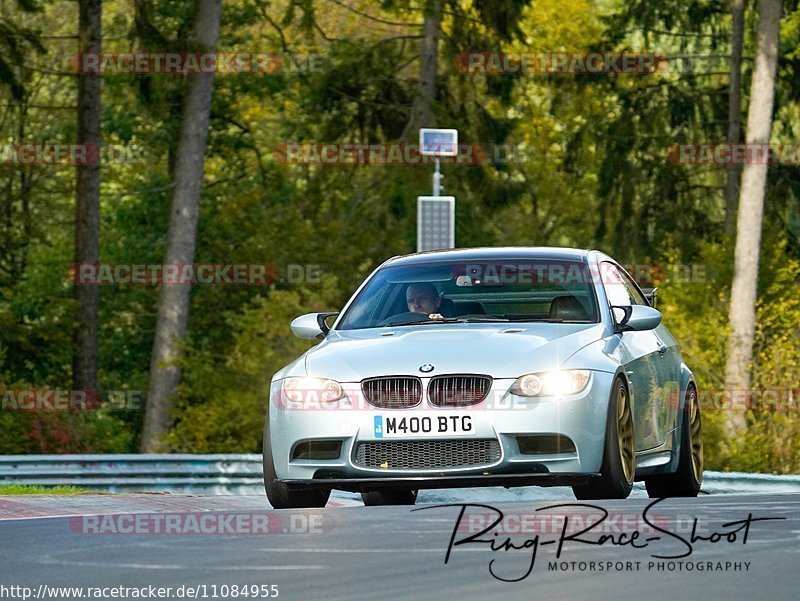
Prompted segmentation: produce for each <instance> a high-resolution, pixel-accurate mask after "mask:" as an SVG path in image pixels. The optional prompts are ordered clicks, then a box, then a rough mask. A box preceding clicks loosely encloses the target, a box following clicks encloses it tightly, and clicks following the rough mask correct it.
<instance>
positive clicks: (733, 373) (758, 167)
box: [725, 0, 782, 437]
mask: <svg viewBox="0 0 800 601" xmlns="http://www.w3.org/2000/svg"><path fill="white" fill-rule="evenodd" d="M781 4H782V3H781V0H760V2H759V8H758V12H759V15H758V32H757V36H756V37H757V47H756V58H755V68H754V69H753V82H752V85H751V87H750V106H749V108H748V112H747V138H746V140H747V144H753V145H757V144H768V143H769V139H770V131H771V129H772V104H773V100H774V97H775V71H776V65H777V56H778V41H779V35H780V18H781V9H782V6H781ZM766 184H767V163H766V162H765V161H752V160H751V161H748V162H746V163H745V165H744V169H743V170H742V190H741V195H740V197H739V215H738V219H737V233H736V250H735V258H734V274H733V286H732V289H731V305H730V313H729V320H730V334H729V338H728V361H727V365H726V367H725V389H726V391H728V392H730V393H731V394H735V393H739V394H741V392H742V391H747V392H748V393H749V392H750V377H751V373H750V372H751V369H752V360H753V334H754V331H755V323H756V307H755V304H756V285H757V283H758V258H759V251H760V248H761V223H762V220H763V216H764V192H765V188H766ZM746 425H747V423H746V421H745V418H744V414H743V412H741V411H738V410H731V411H729V413H728V418H727V419H726V430H727V434H728V436H729V437H733V436H735V435H736V434H737V433H740V432H741V431H742V430H743V429H744V428H746Z"/></svg>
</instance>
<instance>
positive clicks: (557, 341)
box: [305, 323, 604, 382]
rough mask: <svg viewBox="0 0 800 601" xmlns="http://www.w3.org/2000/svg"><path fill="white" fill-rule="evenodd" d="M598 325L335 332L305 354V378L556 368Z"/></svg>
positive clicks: (595, 334) (497, 373)
mask: <svg viewBox="0 0 800 601" xmlns="http://www.w3.org/2000/svg"><path fill="white" fill-rule="evenodd" d="M603 335H604V327H603V326H602V325H601V324H599V323H597V324H560V323H535V324H477V323H464V324H442V325H421V326H403V327H395V328H392V329H387V328H370V329H364V330H334V331H332V332H330V334H328V336H327V337H326V339H325V340H324V341H323V342H322V343H320V344H319V345H317V346H316V347H314V348H312V349H311V350H309V351H308V352H307V353H306V355H305V367H306V374H307V375H310V376H317V377H325V378H333V379H335V380H338V381H340V382H359V381H361V380H362V379H364V378H369V377H375V376H385V375H412V374H413V375H419V374H420V366H421V365H423V364H425V363H430V364H431V365H433V366H434V369H433V371H431V372H430V375H434V376H435V375H438V374H447V373H483V374H488V375H491V376H492V377H494V378H517V377H519V376H520V375H522V374H525V373H530V372H536V371H546V370H550V369H556V368H558V367H560V366H561V365H562V364H563V363H564V361H566V360H567V359H568V358H569V357H570V356H571V355H573V354H574V353H575V352H577V351H578V350H579V349H581V348H583V347H584V346H586V345H587V344H591V343H592V342H594V341H596V340H599V339H600V338H602V337H603Z"/></svg>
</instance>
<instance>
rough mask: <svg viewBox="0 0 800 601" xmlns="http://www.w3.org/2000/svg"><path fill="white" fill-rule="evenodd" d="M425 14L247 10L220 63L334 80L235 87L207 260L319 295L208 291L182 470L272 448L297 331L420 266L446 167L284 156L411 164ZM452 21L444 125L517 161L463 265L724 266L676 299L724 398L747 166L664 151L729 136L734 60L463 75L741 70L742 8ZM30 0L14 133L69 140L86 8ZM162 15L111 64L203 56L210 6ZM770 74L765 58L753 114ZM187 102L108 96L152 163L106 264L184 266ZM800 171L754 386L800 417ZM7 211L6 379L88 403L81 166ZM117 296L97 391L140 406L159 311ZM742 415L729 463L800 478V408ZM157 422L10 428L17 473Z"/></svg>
mask: <svg viewBox="0 0 800 601" xmlns="http://www.w3.org/2000/svg"><path fill="white" fill-rule="evenodd" d="M345 4H346V5H347V6H345ZM425 4H426V3H423V2H418V3H415V4H413V5H411V4H409V3H407V2H399V1H395V0H384V1H382V2H379V3H376V2H365V1H364V2H360V1H359V2H347V3H330V2H329V3H325V4H324V7H323V5H322V4H321V3H319V2H314V1H313V0H274V1H270V2H266V1H264V0H248V1H247V2H237V3H225V6H224V13H223V28H222V32H221V37H220V40H221V41H220V50H221V51H223V52H255V51H257V52H283V53H296V54H297V55H298V56H300V57H304V56H305V57H307V56H321V57H322V60H321V61H319V63H318V64H319V65H320V67H319V69H313V70H310V71H303V70H299V71H297V72H283V73H264V74H257V75H253V74H240V75H235V74H228V75H220V76H218V77H217V79H216V82H215V89H214V98H213V105H212V115H211V129H210V132H209V134H210V135H209V148H208V152H207V157H206V176H205V182H204V184H205V185H204V192H203V197H202V200H201V213H200V222H199V226H198V238H197V252H196V258H195V260H196V262H202V263H259V264H263V263H268V264H272V265H275V266H277V267H278V268H279V270H285V269H286V268H287V266H288V265H300V266H308V265H311V266H314V269H317V268H318V269H319V271H320V273H321V274H322V278H321V281H320V282H319V283H314V282H311V281H305V282H301V283H292V282H288V281H283V282H277V283H276V284H274V285H272V286H263V287H258V286H241V287H240V286H200V287H195V289H194V290H193V291H192V299H191V318H190V324H189V337H188V340H187V341H186V344H185V347H184V351H185V353H184V356H183V359H182V367H183V378H182V384H181V387H180V389H179V390H178V394H177V397H178V398H177V401H178V406H177V409H176V412H175V419H176V423H175V427H174V429H173V431H172V432H171V433H170V435H169V437H168V440H167V442H168V445H169V448H170V449H172V450H174V451H187V452H234V451H243V452H245V451H257V450H258V449H259V448H260V445H261V429H262V426H263V416H264V413H265V409H266V398H267V389H268V385H269V380H270V378H271V376H272V374H273V373H274V372H275V371H276V370H277V369H279V368H280V367H282V366H283V365H285V364H286V363H288V362H289V361H292V360H293V359H295V358H296V357H297V356H299V355H300V354H301V353H302V352H303V351H304V350H306V349H307V348H308V347H309V343H307V342H303V341H300V340H298V339H296V338H294V337H293V336H292V335H291V333H290V331H289V328H288V324H289V322H290V321H291V319H292V318H294V317H295V316H297V315H299V314H302V313H307V312H311V311H315V310H335V309H338V308H340V307H341V306H342V305H343V303H344V302H345V301H346V299H347V298H348V296H349V294H350V293H351V292H352V291H353V290H354V289H355V287H356V286H357V285H358V284H359V283H360V281H362V280H363V278H364V277H365V276H366V275H367V274H368V273H369V272H370V271H371V270H372V269H373V268H374V267H376V266H377V265H378V264H380V263H381V262H382V261H384V260H385V259H386V258H388V257H389V256H392V255H398V254H405V253H408V252H413V250H414V248H415V235H416V230H415V219H416V216H415V198H416V196H417V195H418V194H421V193H427V192H428V190H429V189H430V176H431V171H432V170H431V167H430V166H429V165H423V166H393V165H390V166H376V165H370V166H355V165H290V164H286V163H284V162H282V160H281V156H280V153H279V152H277V150H278V149H279V148H280V145H281V144H287V143H309V144H314V143H322V142H338V143H341V142H356V143H370V144H372V143H375V144H380V143H393V142H397V141H398V140H399V137H400V136H401V134H402V132H403V130H404V128H405V126H406V124H407V122H408V118H409V114H410V107H411V103H412V101H413V99H414V97H415V95H416V93H417V89H416V86H417V82H416V78H417V76H418V69H419V64H418V52H419V43H420V40H419V35H420V27H419V24H420V23H421V22H422V19H423V8H424V6H425ZM11 5H14V2H12V3H11ZM444 5H445V7H446V9H445V13H444V16H443V20H442V36H441V42H440V53H439V76H438V81H437V101H436V103H435V106H434V107H433V109H434V111H435V113H436V117H437V121H438V123H439V125H441V126H443V127H456V128H458V130H459V132H460V139H461V141H462V142H465V143H470V144H477V145H480V146H481V147H483V148H486V149H489V150H490V151H491V149H492V148H493V147H494V146H495V145H508V147H509V148H512V149H513V158H512V160H510V161H506V162H501V161H495V162H488V163H487V164H481V165H446V166H445V167H444V168H443V172H444V174H445V180H444V185H445V192H446V193H448V194H453V195H455V196H456V197H457V199H458V211H457V218H456V219H457V222H456V228H457V229H456V231H457V243H458V245H459V246H464V247H467V246H482V245H490V246H491V245H497V246H499V245H564V246H579V247H595V248H600V249H602V250H605V251H607V252H609V253H611V254H612V255H614V256H616V257H617V258H618V259H620V260H621V261H624V262H633V263H636V264H650V263H653V264H662V265H676V264H688V265H702V266H705V268H706V271H705V273H706V277H707V283H705V284H701V283H692V284H679V283H674V282H670V283H662V284H661V286H660V291H659V292H660V303H661V304H660V308H661V309H662V310H663V311H664V314H665V321H666V323H667V325H668V326H669V327H670V329H671V331H672V332H673V334H674V335H675V337H676V338H677V339H678V341H679V342H680V343H681V345H682V349H683V352H684V356H685V358H686V361H687V363H688V364H689V365H690V366H691V368H692V369H693V370H694V372H695V374H696V376H697V379H698V384H699V387H700V392H701V399H702V398H703V391H704V390H706V391H713V390H720V389H721V388H722V386H723V374H724V366H725V344H726V339H727V321H728V317H727V311H728V299H729V287H730V282H731V279H732V267H731V264H732V251H731V249H732V241H731V240H729V239H727V238H725V237H724V235H723V228H722V220H723V210H724V200H723V187H724V170H723V169H721V168H718V167H713V166H704V165H678V164H674V163H672V162H670V161H669V160H667V155H668V150H669V147H670V145H671V144H673V143H676V142H688V143H701V142H712V143H713V142H718V141H721V140H724V139H725V133H726V129H727V121H726V120H727V73H726V70H727V62H726V61H724V60H723V61H721V62H717V63H714V62H713V61H708V62H704V61H703V60H695V62H694V64H693V70H692V71H689V70H687V69H686V68H685V67H686V65H684V64H681V63H680V62H677V63H676V62H671V63H670V66H669V67H670V68H669V69H668V70H666V71H664V72H658V73H654V74H650V75H619V76H604V75H593V76H582V75H574V76H573V75H567V74H549V75H541V74H540V75H534V74H528V75H521V76H519V75H518V76H514V75H501V74H470V73H464V72H463V71H462V70H460V69H459V67H458V58H459V55H460V54H461V53H463V52H474V51H483V52H493V51H505V52H510V53H515V52H575V53H579V52H589V51H595V50H598V51H603V52H605V51H613V50H629V51H633V52H654V53H656V54H664V55H668V56H672V55H675V54H692V55H703V56H706V55H715V56H719V55H724V54H725V53H727V52H728V50H729V33H728V32H729V29H730V17H729V15H728V7H727V3H724V2H721V1H714V2H701V1H699V0H697V1H692V2H690V3H689V4H687V3H686V2H680V1H678V0H669V1H664V2H648V1H647V0H635V1H632V2H620V1H617V0H604V1H602V2H592V1H590V0H537V1H536V2H503V1H499V0H497V1H496V0H447V1H446V2H444ZM796 5H797V3H796V2H794V1H793V2H790V3H787V6H786V16H785V18H784V24H785V26H784V27H783V31H782V40H781V57H780V62H779V80H778V88H777V97H776V113H775V124H774V128H773V132H774V134H773V138H774V139H775V141H776V142H782V143H796V141H797V140H798V139H799V138H800V102H798V100H800V52H798V50H797V48H798V46H799V43H798V42H799V41H800V11H798V10H797V6H796ZM4 6H7V5H4ZM19 6H20V7H21V8H23V9H27V8H40V9H41V10H38V11H33V12H30V11H28V10H21V11H16V12H15V13H8V14H6V13H2V14H0V28H2V27H6V28H7V30H8V31H9V32H11V34H12V35H10V36H6V37H3V36H0V38H1V39H0V47H2V48H4V49H5V48H6V46H7V45H8V44H15V45H16V46H15V49H16V50H15V52H17V53H16V54H15V53H14V52H12V51H10V50H9V51H5V52H3V53H2V57H3V58H2V60H5V61H7V63H8V65H9V66H10V69H11V72H10V75H8V74H6V75H4V74H3V73H2V72H0V79H1V80H2V81H3V82H4V83H5V86H4V87H0V104H3V105H4V108H3V109H2V110H0V139H2V143H14V142H22V141H34V142H52V141H71V140H73V139H74V134H75V114H74V111H72V110H71V109H70V108H69V107H71V106H73V105H74V104H75V95H76V86H75V79H74V77H71V76H61V75H56V74H53V73H50V71H57V70H58V69H64V70H66V69H67V68H66V66H64V65H61V62H64V61H62V59H63V58H64V57H68V56H70V55H71V54H72V53H74V52H75V47H74V40H72V39H71V38H69V37H68V36H71V35H74V33H75V28H76V23H77V11H76V7H75V6H74V3H66V4H64V5H63V6H62V5H61V4H58V3H56V4H53V3H34V2H31V1H30V0H26V1H25V2H19ZM348 7H349V8H348ZM140 8H141V12H140V14H137V15H133V14H132V13H131V11H130V10H129V6H128V5H125V4H122V5H114V4H113V3H112V4H106V5H104V23H103V26H104V35H105V39H104V51H106V52H127V51H130V50H168V49H172V50H179V51H180V50H184V49H185V48H186V47H187V37H188V34H189V30H190V26H191V19H192V8H193V2H191V0H180V1H179V2H161V3H152V2H151V3H142V7H140ZM365 15H366V16H365ZM134 17H136V18H134ZM747 23H748V34H747V35H746V47H745V53H744V54H745V56H746V57H747V56H752V54H753V39H752V38H753V35H752V25H753V23H754V7H753V3H749V8H748V13H747ZM37 31H46V32H47V33H48V36H51V35H52V36H64V37H63V38H58V37H53V38H49V37H48V38H46V39H45V40H46V44H45V46H46V50H47V51H48V53H47V55H42V54H41V53H40V50H42V49H43V48H40V47H39V46H38V43H39V41H40V40H39V41H37V40H38V38H37V37H36V36H35V35H33V34H35V32H37ZM29 33H30V34H31V35H29ZM4 44H5V45H6V46H4ZM44 56H46V57H48V59H47V61H45V62H41V61H43V60H44V59H43V58H42V57H44ZM51 57H52V58H53V60H52V61H50V58H51ZM1 68H2V66H1V65H0V69H1ZM750 68H751V67H750V64H749V62H748V61H745V70H744V76H745V86H744V88H743V89H744V92H745V95H746V94H747V90H748V88H747V83H748V79H749V72H750ZM12 77H13V79H11V78H12ZM14 81H16V82H17V83H16V84H14V83H13V82H14ZM184 83H185V81H184V78H181V77H179V76H165V75H156V74H151V75H135V76H134V75H109V76H106V77H104V80H103V112H102V127H103V138H104V140H105V141H106V142H107V143H113V144H122V145H127V146H128V147H133V146H135V147H136V148H137V149H138V151H139V156H138V160H137V162H133V163H125V164H115V165H106V166H104V168H103V172H102V182H103V183H102V194H101V202H102V219H101V228H102V231H101V260H102V261H103V262H106V263H126V262H134V263H158V262H160V261H162V260H163V259H162V258H163V255H164V244H165V237H166V229H167V220H168V212H169V202H170V192H171V190H170V182H171V168H172V165H173V164H174V161H175V148H176V141H177V137H178V126H179V120H180V114H181V106H182V101H183V86H184ZM15 85H19V86H22V88H24V94H19V93H18V91H19V89H21V88H18V87H17V88H15V87H14V86H15ZM15 90H17V91H15ZM744 100H745V102H744V103H743V106H745V107H746V104H747V103H746V100H747V99H746V97H745V99H744ZM6 105H7V107H6ZM51 107H65V108H63V109H60V108H51ZM799 174H800V171H798V170H797V168H796V167H794V166H791V165H775V166H772V167H771V168H770V172H769V187H768V191H769V194H768V196H767V203H766V207H765V219H766V223H765V228H764V230H765V242H764V248H763V253H762V255H763V256H762V272H761V279H760V282H759V307H758V331H757V337H756V359H755V365H754V376H753V377H754V388H756V389H757V390H762V391H764V390H771V389H773V388H780V389H794V390H795V395H797V383H798V382H800V373H798V369H800V368H799V367H798V366H800V340H799V339H798V332H800V307H799V306H798V303H800V300H798V295H797V290H798V285H800V282H798V271H800V267H799V266H798V260H799V259H800V175H799ZM0 189H2V190H3V195H2V197H1V198H0V385H2V387H3V388H4V389H22V388H37V387H53V388H68V387H69V384H68V383H69V379H70V369H71V367H70V365H71V346H72V327H73V323H72V315H73V308H74V307H73V301H72V295H71V284H70V281H69V279H68V277H67V273H68V268H69V265H70V263H71V257H72V255H73V237H74V231H73V227H74V226H73V220H74V214H73V213H74V169H72V168H70V167H46V166H41V165H29V166H9V165H0ZM100 299H101V315H100V326H101V330H100V381H101V388H102V389H103V390H128V391H139V392H141V393H143V391H145V390H146V389H147V382H148V369H149V360H150V352H151V349H152V343H153V340H152V336H153V329H154V325H155V315H156V304H157V299H158V289H157V288H156V287H147V286H118V287H106V286H104V287H102V288H101V290H100ZM795 398H796V396H795ZM723 416H724V414H723V413H722V412H720V411H715V410H713V408H709V410H708V411H706V412H705V418H706V420H705V426H706V435H707V440H708V444H707V447H706V449H707V458H708V467H710V468H718V469H748V470H758V471H761V470H764V471H775V472H783V473H786V472H797V471H798V470H799V469H800V457H798V452H799V451H798V449H800V444H798V441H800V432H798V427H799V426H798V424H800V418H798V416H797V414H796V412H794V413H793V412H787V411H774V410H767V411H755V412H751V413H750V414H748V423H749V424H750V428H749V430H748V433H747V435H746V436H745V437H744V438H743V439H742V440H740V441H725V442H726V443H727V444H726V445H722V444H721V443H722V442H723V441H722V436H723V435H722V429H721V423H722V418H723ZM141 421H142V414H141V412H140V411H116V412H85V413H78V412H70V413H61V414H57V413H36V414H34V413H30V412H9V411H4V412H0V428H2V430H3V433H4V435H3V437H2V439H0V453H34V452H125V451H135V450H136V449H137V442H138V436H139V431H140V428H141ZM723 447H724V448H725V449H727V454H726V455H722V453H721V449H722V448H723Z"/></svg>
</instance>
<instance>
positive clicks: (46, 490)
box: [0, 484, 89, 496]
mask: <svg viewBox="0 0 800 601" xmlns="http://www.w3.org/2000/svg"><path fill="white" fill-rule="evenodd" d="M84 492H89V491H87V490H84V489H81V488H77V487H75V486H26V485H24V484H3V485H2V486H0V496H3V495H77V494H81V493H84Z"/></svg>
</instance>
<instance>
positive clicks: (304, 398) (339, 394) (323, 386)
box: [283, 377, 345, 404]
mask: <svg viewBox="0 0 800 601" xmlns="http://www.w3.org/2000/svg"><path fill="white" fill-rule="evenodd" d="M283 391H284V393H285V394H286V397H287V398H288V400H290V401H292V402H296V403H304V404H305V403H319V402H327V403H332V402H333V401H338V400H339V399H341V398H344V396H345V395H344V389H343V388H342V385H341V384H339V382H337V381H336V380H328V379H325V378H309V377H305V378H286V379H285V380H284V381H283Z"/></svg>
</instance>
